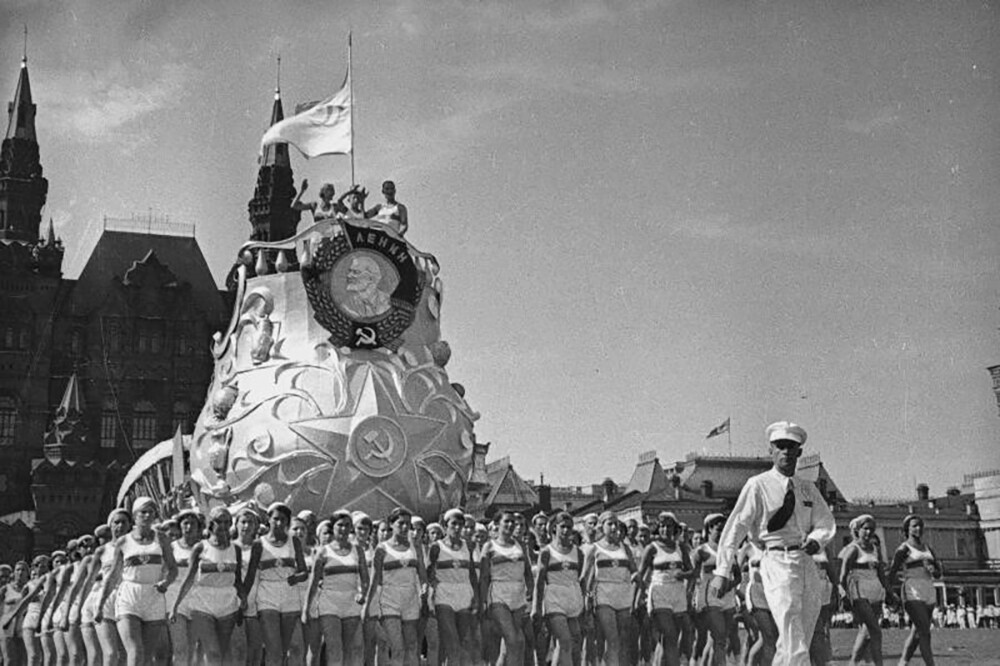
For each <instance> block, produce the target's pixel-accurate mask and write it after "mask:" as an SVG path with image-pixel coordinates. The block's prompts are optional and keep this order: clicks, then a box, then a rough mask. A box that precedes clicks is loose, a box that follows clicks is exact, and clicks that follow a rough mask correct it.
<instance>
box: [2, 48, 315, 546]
mask: <svg viewBox="0 0 1000 666" xmlns="http://www.w3.org/2000/svg"><path fill="white" fill-rule="evenodd" d="M35 111H36V105H35V104H34V103H33V102H32V96H31V86H30V83H29V79H28V68H27V63H26V62H25V61H22V63H21V71H20V77H19V79H18V82H17V87H16V90H15V92H14V98H13V101H11V102H10V104H9V106H8V125H7V129H6V134H5V135H4V138H3V145H2V152H0V309H2V312H3V313H4V315H3V317H2V319H0V561H10V560H11V559H12V558H13V555H14V554H17V555H24V554H27V553H30V552H32V551H43V550H49V549H51V548H53V547H54V546H55V545H56V544H57V543H60V544H61V543H63V542H65V540H66V539H67V538H70V537H72V536H76V535H78V534H80V533H82V532H84V531H90V530H92V529H93V527H94V525H95V524H97V523H99V522H102V521H103V520H104V518H105V516H107V513H108V511H109V510H110V508H111V507H112V506H113V504H114V499H115V492H116V491H117V489H118V486H119V484H120V482H121V479H122V478H123V476H124V473H125V471H126V470H127V469H128V468H129V466H130V465H131V464H132V463H133V462H134V461H135V460H136V459H137V458H138V457H139V456H141V455H142V453H143V452H144V451H146V450H148V449H149V448H151V447H152V446H154V445H155V444H156V443H158V442H160V441H162V440H165V439H169V438H170V437H171V436H172V435H173V434H174V433H175V432H176V431H177V430H178V429H180V431H181V432H182V433H190V432H191V428H192V426H193V424H194V421H195V419H196V418H197V416H198V412H199V410H200V409H201V407H202V405H203V403H204V400H205V391H206V389H207V387H208V385H209V381H210V379H211V373H212V368H213V362H212V356H211V353H210V350H209V346H210V343H211V339H212V335H213V334H214V333H215V332H216V331H218V330H220V329H223V328H224V327H225V325H226V323H227V322H228V317H229V310H230V308H229V305H228V303H227V292H226V291H225V290H220V289H219V288H218V286H217V285H216V282H215V279H214V278H213V276H212V273H211V272H210V270H209V268H208V265H207V263H206V261H205V258H204V256H203V255H202V252H201V249H200V248H199V246H198V242H197V240H196V239H195V235H194V229H193V227H189V226H184V225H177V224H169V223H165V222H163V221H160V220H156V219H152V216H151V217H150V218H148V219H146V218H143V219H135V218H133V219H130V220H114V219H107V218H106V219H105V220H104V224H103V228H102V233H101V236H100V238H99V239H98V241H97V244H96V246H95V247H94V250H93V252H92V253H91V255H90V257H89V259H88V260H87V262H86V264H85V266H84V268H83V270H82V272H81V273H80V275H79V277H78V278H77V279H75V280H71V279H66V278H65V277H63V273H62V263H63V255H64V252H65V248H64V247H63V244H62V242H61V240H60V239H59V238H56V235H55V233H54V231H53V226H52V222H51V220H50V221H49V222H48V224H47V226H46V228H45V229H44V230H43V227H42V222H43V221H42V208H43V206H44V205H45V202H46V198H47V196H48V193H49V183H48V181H47V180H46V178H45V177H44V176H43V171H42V159H41V156H40V151H39V141H38V136H37V135H36V130H35ZM281 116H282V110H281V102H280V99H276V100H275V103H274V110H273V114H272V122H273V121H274V120H276V119H280V118H281ZM293 197H294V189H293V188H292V173H291V168H290V166H289V160H288V148H287V146H286V145H280V146H272V147H269V150H268V151H267V152H266V153H265V155H264V157H263V159H262V160H261V164H260V168H259V176H258V182H257V187H256V189H255V192H254V197H253V198H252V199H251V200H250V202H249V206H248V208H249V214H250V224H251V231H250V233H251V235H252V236H254V237H257V236H263V237H264V238H269V239H272V240H273V239H276V238H279V237H281V236H288V235H291V234H292V233H294V229H295V223H296V222H297V213H294V211H292V210H291V208H290V203H291V201H292V198H293Z"/></svg>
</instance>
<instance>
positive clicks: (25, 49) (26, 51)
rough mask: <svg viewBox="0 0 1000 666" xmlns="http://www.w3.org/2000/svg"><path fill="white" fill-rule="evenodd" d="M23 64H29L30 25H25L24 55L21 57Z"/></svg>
mask: <svg viewBox="0 0 1000 666" xmlns="http://www.w3.org/2000/svg"><path fill="white" fill-rule="evenodd" d="M21 62H23V63H26V62H28V24H27V23H25V24H24V54H23V55H22V56H21Z"/></svg>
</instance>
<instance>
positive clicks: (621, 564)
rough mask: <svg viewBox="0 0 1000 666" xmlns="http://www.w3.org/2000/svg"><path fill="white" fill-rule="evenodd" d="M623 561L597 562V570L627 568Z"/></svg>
mask: <svg viewBox="0 0 1000 666" xmlns="http://www.w3.org/2000/svg"><path fill="white" fill-rule="evenodd" d="M627 566H628V563H627V562H625V560H597V568H598V569H609V568H614V567H627Z"/></svg>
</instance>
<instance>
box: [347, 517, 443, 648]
mask: <svg viewBox="0 0 1000 666" xmlns="http://www.w3.org/2000/svg"><path fill="white" fill-rule="evenodd" d="M412 517H413V516H412V514H411V513H410V512H409V510H407V509H404V508H402V507H397V508H395V509H393V510H392V513H390V514H389V517H388V520H387V522H388V523H389V526H390V528H391V530H392V536H391V537H389V539H387V540H386V541H383V542H382V543H380V544H379V545H377V546H376V547H375V555H374V557H373V560H372V579H371V584H370V586H369V588H368V598H367V600H366V602H365V605H364V607H363V608H362V611H361V616H362V618H365V617H367V615H368V612H369V611H370V610H373V609H374V608H376V607H377V609H378V612H379V614H380V615H381V618H382V620H381V622H382V628H383V629H384V630H385V633H386V638H387V640H388V644H389V647H388V649H389V659H388V660H387V663H388V664H391V665H397V664H406V665H407V666H416V664H417V663H418V660H419V655H418V651H419V649H420V646H419V645H418V644H417V622H418V621H419V619H420V607H421V593H422V591H423V588H424V586H425V585H426V583H427V572H426V570H425V569H424V560H423V552H422V549H421V548H419V547H417V546H415V545H414V544H413V543H412V542H411V541H410V530H411V520H412Z"/></svg>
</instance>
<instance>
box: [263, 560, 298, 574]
mask: <svg viewBox="0 0 1000 666" xmlns="http://www.w3.org/2000/svg"><path fill="white" fill-rule="evenodd" d="M257 567H258V568H259V569H260V570H261V571H267V570H268V569H276V568H278V567H288V568H289V569H294V568H295V558H294V557H276V558H274V559H267V560H265V559H261V560H260V563H259V564H258V565H257Z"/></svg>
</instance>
